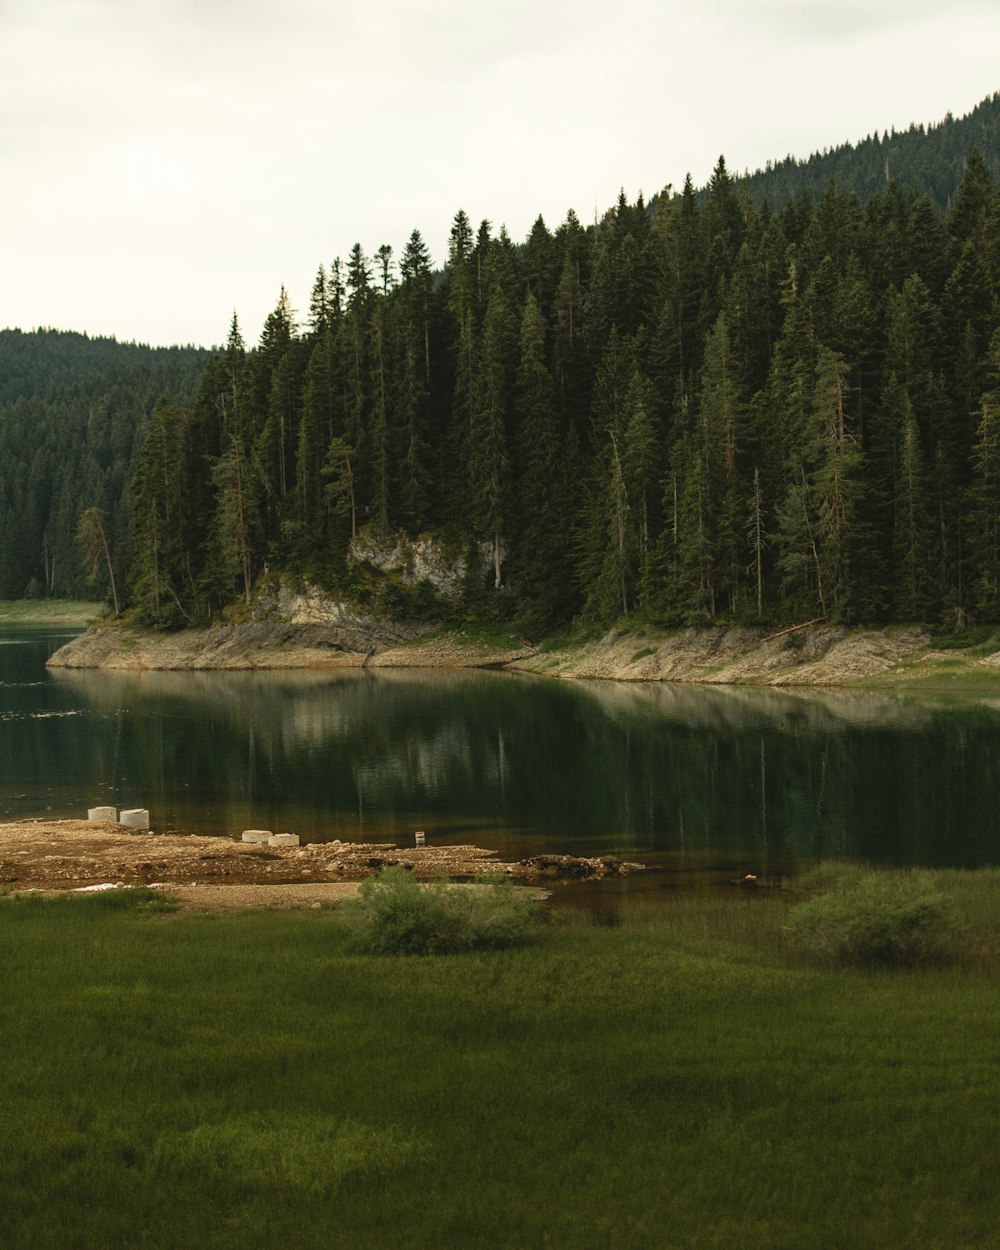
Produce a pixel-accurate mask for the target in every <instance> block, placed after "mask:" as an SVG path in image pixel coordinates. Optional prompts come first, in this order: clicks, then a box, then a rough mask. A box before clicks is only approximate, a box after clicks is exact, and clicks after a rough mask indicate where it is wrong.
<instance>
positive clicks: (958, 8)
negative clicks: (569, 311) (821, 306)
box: [0, 0, 1000, 344]
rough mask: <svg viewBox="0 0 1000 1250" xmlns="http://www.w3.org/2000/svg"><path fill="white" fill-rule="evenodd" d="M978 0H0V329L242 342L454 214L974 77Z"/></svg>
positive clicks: (648, 177) (639, 183)
mask: <svg viewBox="0 0 1000 1250" xmlns="http://www.w3.org/2000/svg"><path fill="white" fill-rule="evenodd" d="M998 65H1000V4H998V3H997V0H951V3H950V4H948V5H947V6H946V5H943V4H941V3H940V0H933V3H932V2H931V0H700V2H698V3H680V2H678V0H618V2H617V3H616V4H608V3H607V0H505V3H504V4H502V5H489V6H487V5H484V4H481V3H477V2H476V0H465V2H464V3H460V2H459V0H365V2H364V3H361V4H347V3H344V2H343V0H282V2H281V3H279V2H278V0H0V197H2V200H0V326H5V325H6V326H19V327H21V328H23V329H31V328H33V327H35V326H38V325H48V326H56V327H58V328H60V329H71V330H85V331H87V332H88V333H90V334H114V335H116V336H117V337H118V338H120V339H139V340H141V341H147V342H152V343H173V342H197V343H204V344H211V343H215V342H219V341H221V340H222V339H223V338H224V337H225V334H226V331H227V329H228V325H229V320H230V317H231V315H232V311H233V309H234V308H235V309H236V311H237V313H238V314H239V318H240V322H241V325H242V326H243V330H244V334H245V335H246V337H247V338H248V339H249V340H251V341H254V340H256V338H257V336H258V335H259V333H260V329H261V325H262V323H263V320H264V317H265V316H266V315H267V313H268V312H269V311H270V309H271V308H273V306H274V304H275V302H276V299H277V296H278V291H279V288H280V286H281V284H282V283H284V284H285V286H286V287H287V288H288V290H289V292H290V294H291V297H292V302H293V304H294V305H295V306H296V307H297V308H299V309H303V310H304V309H305V307H306V306H307V303H308V295H309V288H310V286H311V284H312V280H313V277H314V275H315V272H316V269H317V267H318V266H319V264H320V263H321V262H322V263H325V264H326V265H327V266H329V262H330V261H331V260H332V258H333V257H334V256H336V255H341V256H345V257H346V255H347V253H348V251H349V250H350V248H351V246H352V244H354V243H355V242H360V243H361V244H362V246H363V247H364V249H365V251H366V252H368V253H372V252H374V251H375V250H376V248H377V247H378V246H379V245H380V244H381V243H389V244H391V245H392V247H393V248H394V249H395V251H396V252H397V253H398V252H399V251H400V249H401V248H402V246H403V244H404V243H405V242H406V239H407V237H408V236H409V234H410V231H411V230H412V229H413V228H414V227H417V228H418V229H419V230H420V231H421V233H422V234H423V235H424V238H425V240H426V241H427V244H428V246H429V247H430V249H431V252H432V254H433V257H434V260H435V262H436V263H438V264H439V263H441V262H442V261H443V260H444V257H445V252H446V240H447V235H448V229H449V226H450V223H451V219H452V217H453V215H454V213H455V211H456V210H457V209H458V208H464V209H465V210H466V212H467V213H468V214H469V216H470V217H471V218H472V220H473V222H474V223H478V221H479V220H480V219H481V218H483V217H489V218H490V219H491V220H492V221H493V223H494V225H495V226H497V227H499V226H500V225H501V224H504V223H505V224H506V225H507V228H508V230H509V231H510V234H511V236H512V237H513V238H514V239H515V240H517V241H520V240H522V239H523V238H524V237H525V235H526V234H527V232H528V230H529V229H530V227H531V223H532V222H533V220H534V219H535V217H536V216H537V215H538V214H539V213H542V214H543V215H544V217H545V220H546V222H547V223H548V225H549V226H550V228H553V229H554V228H555V227H556V226H557V225H558V224H559V222H560V221H561V220H562V219H563V218H564V217H565V215H566V211H567V209H569V208H573V209H574V210H575V211H576V212H577V214H578V216H580V218H581V219H582V220H584V221H589V220H593V217H594V213H595V211H598V212H599V211H603V210H604V209H605V208H606V207H607V206H608V205H609V204H611V203H612V202H613V201H614V199H615V198H616V196H617V194H618V191H619V188H622V187H623V188H624V189H625V191H626V193H627V194H628V196H629V198H634V196H635V195H636V194H637V193H638V192H639V191H640V190H642V191H643V192H645V194H646V195H647V196H649V195H651V194H653V193H654V192H656V191H659V190H660V189H661V188H662V187H663V186H664V184H666V183H673V184H674V185H675V186H677V187H679V186H680V184H681V183H682V182H683V179H684V175H685V173H687V172H688V171H690V172H691V174H692V176H693V177H694V180H695V182H696V183H697V184H700V183H703V182H704V181H705V180H706V179H707V178H708V176H709V174H710V172H711V169H712V167H713V165H714V164H715V162H716V160H717V159H718V156H719V154H720V153H723V154H724V155H725V157H726V160H727V163H728V164H729V167H730V169H731V170H734V171H741V170H743V169H755V168H757V167H759V166H761V165H762V164H764V162H765V161H767V160H768V159H780V158H781V157H783V156H785V155H787V154H789V153H791V154H793V155H796V156H808V155H809V154H810V153H811V152H813V151H815V150H817V149H821V148H824V147H830V146H833V145H836V144H838V143H841V142H843V141H845V140H851V141H853V140H856V139H860V138H863V137H864V136H865V135H867V134H869V133H872V132H874V131H876V130H878V131H881V130H884V129H889V128H891V127H893V126H895V127H896V128H897V129H902V128H905V127H906V126H908V125H909V124H910V122H911V121H917V122H931V121H939V120H941V118H943V116H944V115H945V113H947V112H948V111H949V110H950V111H951V112H953V113H954V114H955V115H956V116H960V115H961V114H963V113H965V112H968V111H969V110H970V109H971V108H972V107H973V106H974V105H975V104H977V103H978V102H979V101H980V100H981V99H983V98H984V97H985V96H987V95H990V94H992V93H993V92H994V91H996V90H998V89H1000V69H998V68H997V67H998Z"/></svg>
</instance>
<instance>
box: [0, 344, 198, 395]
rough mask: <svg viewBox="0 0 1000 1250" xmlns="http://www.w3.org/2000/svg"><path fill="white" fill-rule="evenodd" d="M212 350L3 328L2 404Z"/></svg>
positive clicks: (0, 355) (0, 357)
mask: <svg viewBox="0 0 1000 1250" xmlns="http://www.w3.org/2000/svg"><path fill="white" fill-rule="evenodd" d="M210 355H211V353H210V352H208V351H205V350H204V349H202V348H198V347H149V346H147V345H146V344H145V343H120V342H118V340H117V339H114V338H103V337H97V338H92V337H91V336H90V335H88V334H78V333H76V332H75V331H73V330H52V329H37V330H17V329H8V330H0V404H7V403H13V402H14V400H17V399H32V398H38V397H41V396H42V395H45V394H47V393H48V392H49V391H51V390H52V389H53V388H54V387H63V386H76V385H77V384H78V383H80V382H84V381H87V380H89V379H91V378H94V377H96V376H97V375H99V374H102V373H105V372H107V371H108V370H110V369H122V368H126V369H127V368H133V367H138V366H141V367H144V368H148V367H155V366H157V365H166V364H170V363H171V362H174V363H176V362H178V361H180V360H185V361H190V360H194V359H196V358H197V357H199V356H203V357H204V358H205V359H206V360H207V359H208V357H209V356H210Z"/></svg>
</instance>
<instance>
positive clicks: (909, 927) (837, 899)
mask: <svg viewBox="0 0 1000 1250" xmlns="http://www.w3.org/2000/svg"><path fill="white" fill-rule="evenodd" d="M953 931H954V922H953V914H952V906H951V903H950V901H949V899H948V898H947V897H946V896H945V895H943V894H941V893H940V892H939V891H938V890H937V889H935V887H934V885H933V883H932V882H930V881H927V880H926V879H922V878H920V877H913V876H898V875H896V874H890V873H871V874H868V875H867V876H864V877H861V878H860V879H858V880H857V881H854V882H851V881H850V880H849V879H848V881H847V882H846V883H845V885H844V887H843V888H841V889H834V890H833V891H831V892H830V893H828V894H820V895H818V896H817V897H816V898H812V899H809V901H808V902H805V903H800V904H799V905H798V906H797V907H795V908H793V909H792V911H791V912H790V914H789V920H788V924H787V925H786V926H785V933H786V936H787V937H788V939H789V941H791V943H792V944H793V945H795V946H798V947H800V948H801V949H803V950H806V951H808V952H810V953H811V954H814V955H819V956H822V957H823V958H826V959H830V960H833V961H835V962H837V963H845V964H883V965H885V964H897V965H912V964H918V963H924V962H927V961H929V960H933V959H938V958H941V957H942V956H943V955H944V954H945V953H946V952H947V949H948V941H949V938H950V937H951V935H952V933H953Z"/></svg>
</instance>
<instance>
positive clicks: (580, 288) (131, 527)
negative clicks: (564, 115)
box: [0, 97, 1000, 633]
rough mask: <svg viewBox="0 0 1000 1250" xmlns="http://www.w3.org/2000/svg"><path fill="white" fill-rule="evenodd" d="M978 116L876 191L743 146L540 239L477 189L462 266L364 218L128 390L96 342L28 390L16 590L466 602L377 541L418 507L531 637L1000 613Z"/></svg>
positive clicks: (992, 236)
mask: <svg viewBox="0 0 1000 1250" xmlns="http://www.w3.org/2000/svg"><path fill="white" fill-rule="evenodd" d="M998 101H1000V97H994V98H993V100H992V101H987V102H985V103H984V105H983V106H980V108H981V110H985V112H984V114H983V118H985V119H986V120H989V119H990V118H995V115H996V114H997V113H998V112H1000V103H998ZM981 121H982V125H980V126H979V127H978V129H977V134H979V136H980V138H981V137H982V134H984V133H985V134H986V135H987V138H988V140H989V145H988V146H984V147H983V148H982V149H981V148H980V147H978V146H976V145H975V144H974V143H970V144H969V147H968V149H967V150H966V151H965V152H964V153H962V156H961V160H960V162H959V163H958V165H957V172H956V175H955V180H954V185H953V186H950V187H947V188H944V189H943V190H942V189H941V188H940V187H938V189H937V190H936V191H935V190H934V189H933V188H931V189H927V188H923V189H922V187H921V186H920V184H919V178H917V177H915V176H914V177H912V178H909V177H906V176H905V173H906V169H905V167H904V168H901V169H897V170H895V171H892V170H891V169H887V170H886V171H885V172H886V176H885V177H884V178H883V179H882V182H881V185H880V186H878V187H877V189H874V190H871V189H868V188H867V186H859V187H858V188H856V187H853V186H851V185H850V177H849V173H845V172H844V169H843V167H842V166H843V160H842V159H841V158H842V157H843V153H840V154H839V155H838V160H840V162H841V163H840V166H839V167H838V173H837V177H836V178H834V177H833V176H830V177H828V178H827V180H826V182H825V184H824V185H823V186H822V189H820V190H816V191H814V190H810V187H809V185H808V182H807V181H806V180H805V179H804V177H803V179H800V181H799V184H798V187H797V189H796V190H795V192H794V194H791V193H788V194H786V193H785V192H784V191H783V190H782V186H783V184H782V185H779V183H778V182H777V181H775V182H772V184H771V186H770V193H769V187H768V183H767V181H766V177H765V176H764V175H755V176H754V178H753V179H744V180H741V179H738V178H735V177H734V176H733V175H732V174H731V173H730V172H729V171H728V169H727V167H726V163H725V161H724V160H723V159H721V158H720V159H719V161H718V163H717V165H716V167H715V170H714V172H713V174H712V177H711V180H710V182H709V184H708V186H707V187H705V188H702V189H700V190H698V189H696V188H695V187H694V186H693V185H692V183H691V180H690V178H689V179H688V180H687V181H686V182H685V184H684V186H683V188H682V189H681V190H679V191H678V190H676V189H673V188H669V187H668V188H666V189H664V190H663V191H661V192H660V193H659V194H658V195H656V196H655V197H654V198H653V199H652V200H651V201H649V202H647V201H646V200H644V198H643V197H642V196H641V195H640V196H639V197H638V198H637V199H636V200H635V201H630V200H629V198H628V197H627V196H626V195H625V194H624V193H622V195H621V196H620V197H619V199H618V201H617V203H616V204H615V205H614V206H613V207H612V208H611V209H609V211H607V212H606V213H605V214H604V216H603V217H602V218H601V219H600V220H597V221H595V222H593V223H587V224H585V223H583V222H582V221H581V220H579V219H578V218H577V216H576V215H575V214H574V213H573V212H569V213H568V214H567V216H566V218H565V220H563V221H562V222H561V223H560V224H558V225H557V226H554V227H552V226H550V225H549V224H547V223H546V222H545V221H543V220H542V218H541V217H539V218H538V219H537V220H536V221H535V224H534V226H533V227H532V228H531V231H530V233H529V234H528V236H527V238H526V239H524V240H523V241H515V240H513V239H511V238H510V237H508V234H507V232H506V231H505V230H504V229H503V228H502V227H499V228H497V227H494V226H493V225H491V223H490V222H489V221H482V222H478V223H477V222H474V221H472V220H470V219H469V218H468V217H467V216H466V214H465V213H464V212H462V211H459V212H457V213H456V214H455V216H454V218H453V220H452V222H451V227H450V236H449V246H448V254H447V258H446V259H444V264H443V268H435V265H434V263H433V262H432V258H431V256H430V254H429V251H428V248H427V246H426V245H425V243H424V241H423V239H422V237H421V235H420V233H419V231H417V230H414V231H413V232H412V233H411V234H410V235H409V238H408V239H407V240H406V242H405V243H404V244H403V245H402V246H401V247H399V248H398V249H396V248H393V247H391V246H389V245H388V244H384V245H382V246H380V247H379V248H378V249H377V250H376V251H374V252H372V253H369V252H367V251H365V250H364V249H363V247H362V246H361V245H360V244H356V245H355V246H354V247H353V249H352V250H351V251H350V253H349V255H348V256H347V257H346V258H344V259H337V260H333V261H332V262H331V263H328V264H327V263H324V264H321V265H320V266H319V269H318V272H317V273H316V275H315V280H314V282H313V284H312V293H311V297H310V299H309V303H308V307H306V308H302V309H300V310H296V309H293V307H292V306H291V302H290V300H289V298H288V296H287V295H286V294H285V292H284V290H282V292H281V294H280V296H279V297H278V299H277V302H276V305H275V307H274V310H273V311H272V312H271V313H270V315H269V316H268V317H267V319H266V322H265V324H264V326H263V328H262V329H261V330H260V332H259V335H258V336H257V337H256V339H255V340H253V341H251V338H250V337H249V336H250V334H251V331H250V330H249V329H248V328H247V327H243V326H240V324H239V323H238V321H237V319H236V317H234V318H233V322H232V325H231V327H230V329H229V334H228V340H227V342H226V344H225V346H224V348H222V349H220V350H218V351H216V352H215V353H214V354H211V355H209V354H206V353H201V352H198V351H195V350H194V349H171V351H172V353H173V354H172V355H170V354H163V353H161V355H160V356H156V355H155V353H150V355H149V357H148V359H147V358H145V357H144V358H143V361H142V363H141V364H136V363H133V362H130V363H129V365H128V369H127V370H125V372H124V373H122V374H121V376H120V379H119V383H118V389H117V391H116V390H115V389H114V387H112V388H110V391H108V390H107V389H106V390H104V391H102V392H101V394H100V395H97V394H95V393H92V392H93V388H94V387H95V386H96V385H97V382H96V381H95V378H99V379H101V380H102V382H101V385H104V383H105V382H106V381H107V379H108V376H109V374H108V372H107V371H105V372H102V373H100V374H99V375H94V377H92V378H88V377H85V376H76V375H74V374H73V373H72V370H71V369H70V370H69V372H68V373H65V374H64V375H63V376H62V378H61V382H60V386H59V388H57V389H53V390H50V391H49V392H48V393H47V395H43V396H39V395H33V394H31V393H30V391H29V389H28V386H27V383H26V384H25V385H24V386H23V387H22V388H21V390H20V391H19V392H18V393H17V394H16V395H12V394H9V393H5V394H4V395H3V396H2V397H0V399H2V406H0V452H2V453H3V463H4V465H5V466H6V467H5V469H4V472H3V477H2V480H0V524H2V526H3V536H4V537H3V553H2V558H0V594H5V595H16V594H23V593H25V592H26V591H28V592H29V593H45V594H68V593H84V592H85V589H86V583H87V579H88V578H89V577H93V578H94V579H95V581H96V583H97V584H98V586H99V589H100V593H101V594H105V593H107V594H108V595H109V599H110V594H111V586H110V578H109V577H108V574H109V572H111V571H112V570H113V571H114V574H115V584H116V588H117V589H116V591H115V595H116V598H117V597H118V596H120V598H121V602H120V605H119V606H120V607H121V609H122V610H126V609H127V610H129V611H131V612H132V613H133V614H134V616H135V617H136V619H138V620H140V621H142V622H144V623H147V624H150V625H154V626H157V627H165V628H168V627H176V626H181V625H184V624H185V623H204V622H206V621H208V620H210V619H212V618H213V617H214V616H216V615H217V614H218V613H219V611H220V610H221V609H223V608H224V607H226V606H227V605H229V604H232V603H234V602H237V601H240V600H249V599H250V597H251V595H252V592H253V588H254V585H255V584H256V583H257V581H258V579H259V578H260V577H261V575H262V574H263V573H264V572H265V571H272V572H278V571H280V572H282V573H287V574H290V575H294V576H296V577H304V578H307V579H309V580H310V581H313V582H315V583H317V584H319V585H321V586H324V587H326V588H329V589H331V590H336V591H338V592H341V593H343V594H344V595H345V596H346V597H350V598H355V599H360V600H361V601H364V599H365V596H369V597H371V596H372V595H374V596H375V606H377V607H380V608H382V609H384V610H387V611H392V612H401V613H411V614H419V615H424V616H428V615H434V614H435V613H437V614H438V615H441V614H444V613H445V607H444V605H441V604H440V603H436V602H435V601H434V597H433V594H432V593H431V591H430V588H423V589H422V588H419V587H417V588H413V587H409V588H404V587H400V586H395V587H392V586H386V585H383V586H382V587H381V588H378V589H376V590H373V589H372V583H371V582H370V581H366V580H365V579H364V577H363V576H361V574H360V573H359V569H358V567H357V564H356V562H354V561H352V559H351V544H352V540H353V539H355V538H356V537H357V536H359V535H360V534H362V533H363V534H366V535H373V536H376V537H378V536H390V535H397V534H403V535H408V536H410V537H416V536H418V535H432V536H434V537H435V538H436V539H438V540H439V541H440V543H441V544H442V545H443V546H444V547H445V548H447V549H450V550H451V551H453V552H454V553H456V554H459V555H462V556H464V557H465V560H466V569H467V572H466V577H465V583H464V591H463V601H462V603H461V604H459V605H454V604H453V605H451V606H450V608H449V609H448V610H450V611H452V613H454V612H455V611H456V610H458V611H460V612H461V614H463V615H465V616H471V617H477V618H487V619H500V620H508V621H510V622H512V623H516V624H517V625H518V627H519V628H521V629H523V630H525V631H530V632H535V633H541V632H542V631H545V630H550V629H553V628H558V627H561V626H564V625H566V624H568V623H570V622H573V621H582V622H585V623H588V624H592V625H598V626H599V625H605V624H609V623H611V622H614V621H616V620H618V619H620V618H623V617H635V618H639V619H641V620H646V621H651V622H655V623H660V624H663V625H689V624H701V623H707V622H711V621H722V622H740V623H745V624H753V623H758V622H768V623H792V622H796V621H804V620H809V619H813V618H817V617H826V618H828V619H830V620H834V621H838V622H844V623H855V622H865V623H877V622H888V621H920V622H931V623H938V624H942V625H947V626H950V627H959V626H961V625H963V624H965V623H968V622H996V621H998V620H1000V191H998V184H997V180H996V179H997V175H996V172H995V160H996V154H997V151H998V150H1000V149H998V145H997V140H996V137H995V134H996V132H995V129H994V130H990V131H987V130H986V129H985V120H983V119H981ZM953 125H954V126H956V127H957V126H959V125H961V123H953ZM911 138H912V139H913V141H912V142H910V143H909V147H907V151H908V152H909V151H911V150H912V152H915V153H917V154H918V155H919V154H922V156H921V157H920V159H922V160H923V164H924V167H929V165H930V157H929V155H928V153H931V152H933V151H934V150H935V149H934V148H933V144H934V143H935V142H937V141H938V140H941V141H942V142H943V141H944V140H945V139H947V141H948V143H950V144H952V147H953V146H954V137H953V134H952V133H951V132H949V131H948V127H943V128H942V134H940V135H939V134H937V133H936V132H935V133H933V134H932V133H930V132H928V133H927V134H926V135H925V134H924V133H923V132H922V131H921V134H920V136H918V137H917V138H919V139H921V140H922V143H921V142H917V138H913V137H912V136H911ZM868 142H869V145H870V143H871V141H868ZM875 142H876V143H877V142H878V140H876V141H875ZM886 142H887V143H888V139H887V140H886ZM908 142H909V141H908ZM863 148H864V145H859V148H858V151H859V152H861V151H862V149H863ZM949 150H951V149H949ZM865 151H867V149H865ZM953 155H954V153H953V152H952V156H953ZM912 159H913V160H914V161H917V163H918V164H919V161H918V160H917V157H913V158H912ZM898 164H900V165H902V161H900V162H898ZM913 168H916V166H915V165H914V166H913ZM774 172H775V177H776V178H777V177H778V175H780V177H781V178H782V179H784V180H785V182H787V181H788V179H789V177H790V174H789V168H788V165H787V163H786V164H785V165H782V166H780V167H778V168H777V170H776V171H774ZM940 181H941V180H940V179H938V182H940ZM935 185H936V184H935ZM8 333H9V332H8ZM23 337H24V338H25V339H27V338H29V337H30V336H23ZM115 346H120V345H115ZM25 349H26V345H25ZM135 350H139V349H135ZM145 350H147V351H148V350H149V349H145ZM121 368H122V369H125V365H124V364H122V366H121ZM137 370H138V372H137ZM126 377H127V378H128V379H129V380H128V381H127V382H126V381H125V380H124V379H125V378H126ZM88 388H90V389H88ZM154 391H155V397H154V396H153V392H154ZM109 394H110V395H111V398H109ZM140 415H141V419H140ZM29 452H30V454H29ZM81 544H82V547H83V551H82V552H81V549H80V546H81ZM71 547H75V550H73V551H71V550H70V549H71ZM29 587H30V590H29ZM91 593H93V590H91Z"/></svg>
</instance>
